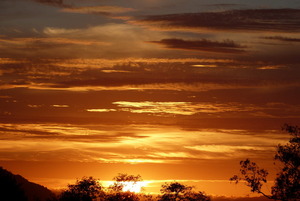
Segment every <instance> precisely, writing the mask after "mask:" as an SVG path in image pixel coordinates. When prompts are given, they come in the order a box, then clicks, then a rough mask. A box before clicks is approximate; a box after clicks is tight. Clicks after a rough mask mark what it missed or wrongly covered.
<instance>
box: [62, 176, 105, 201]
mask: <svg viewBox="0 0 300 201" xmlns="http://www.w3.org/2000/svg"><path fill="white" fill-rule="evenodd" d="M102 193H103V192H102V186H101V184H100V183H99V182H98V181H97V180H96V179H94V178H93V177H83V178H82V179H81V180H77V182H76V184H74V185H68V189H67V190H66V191H64V192H63V193H62V194H61V195H60V199H59V200H60V201H92V200H93V199H95V198H97V197H99V196H100V195H101V194H102Z"/></svg>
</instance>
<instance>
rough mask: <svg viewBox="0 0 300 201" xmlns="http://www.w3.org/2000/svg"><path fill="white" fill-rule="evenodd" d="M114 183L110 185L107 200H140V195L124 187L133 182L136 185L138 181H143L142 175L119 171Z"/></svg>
mask: <svg viewBox="0 0 300 201" xmlns="http://www.w3.org/2000/svg"><path fill="white" fill-rule="evenodd" d="M113 180H115V182H114V184H113V185H111V186H110V187H109V190H110V192H109V193H107V195H106V200H108V201H138V200H140V198H139V196H138V195H137V194H136V193H134V192H130V189H128V190H127V191H124V187H125V186H126V185H128V184H130V183H131V185H135V184H136V183H137V182H141V181H143V180H142V177H141V176H140V175H137V176H134V175H128V174H122V173H119V175H118V176H116V177H114V178H113Z"/></svg>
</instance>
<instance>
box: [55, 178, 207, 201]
mask: <svg viewBox="0 0 300 201" xmlns="http://www.w3.org/2000/svg"><path fill="white" fill-rule="evenodd" d="M114 180H115V182H114V183H113V184H112V185H110V186H109V187H106V188H104V187H103V186H102V185H101V182H99V180H97V179H95V178H93V177H83V178H82V179H81V180H77V182H76V184H74V185H68V189H67V190H65V191H63V192H62V194H61V195H60V196H59V198H58V200H59V201H94V200H99V201H152V200H159V201H171V200H174V201H175V200H185V201H196V200H199V201H210V197H209V196H207V195H205V194H204V193H203V192H196V191H195V190H194V187H192V186H188V185H184V184H181V183H178V182H176V181H174V182H171V183H166V184H164V185H162V188H161V195H158V196H153V195H151V194H145V193H135V192H132V191H131V190H132V189H130V188H129V189H127V190H124V189H125V188H126V185H128V184H129V185H131V186H135V185H138V182H142V178H141V176H140V175H137V176H135V175H128V174H119V175H118V176H116V177H114Z"/></svg>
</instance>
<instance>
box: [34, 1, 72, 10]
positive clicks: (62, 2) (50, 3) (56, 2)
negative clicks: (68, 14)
mask: <svg viewBox="0 0 300 201" xmlns="http://www.w3.org/2000/svg"><path fill="white" fill-rule="evenodd" d="M33 1H36V2H39V3H42V4H47V5H50V6H55V7H62V8H70V7H71V6H70V5H68V4H65V3H64V1H63V0H33Z"/></svg>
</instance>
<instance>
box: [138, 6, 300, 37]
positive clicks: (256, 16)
mask: <svg viewBox="0 0 300 201" xmlns="http://www.w3.org/2000/svg"><path fill="white" fill-rule="evenodd" d="M135 22H137V23H140V24H145V25H153V26H156V27H158V26H161V28H164V29H170V28H174V29H189V28H190V29H201V28H206V29H213V30H248V31H249V30H253V31H265V30H270V31H283V32H287V31H288V32H297V31H299V30H300V9H253V10H230V11H223V12H205V13H184V14H169V15H153V16H147V17H145V18H144V19H141V20H137V21H135Z"/></svg>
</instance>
